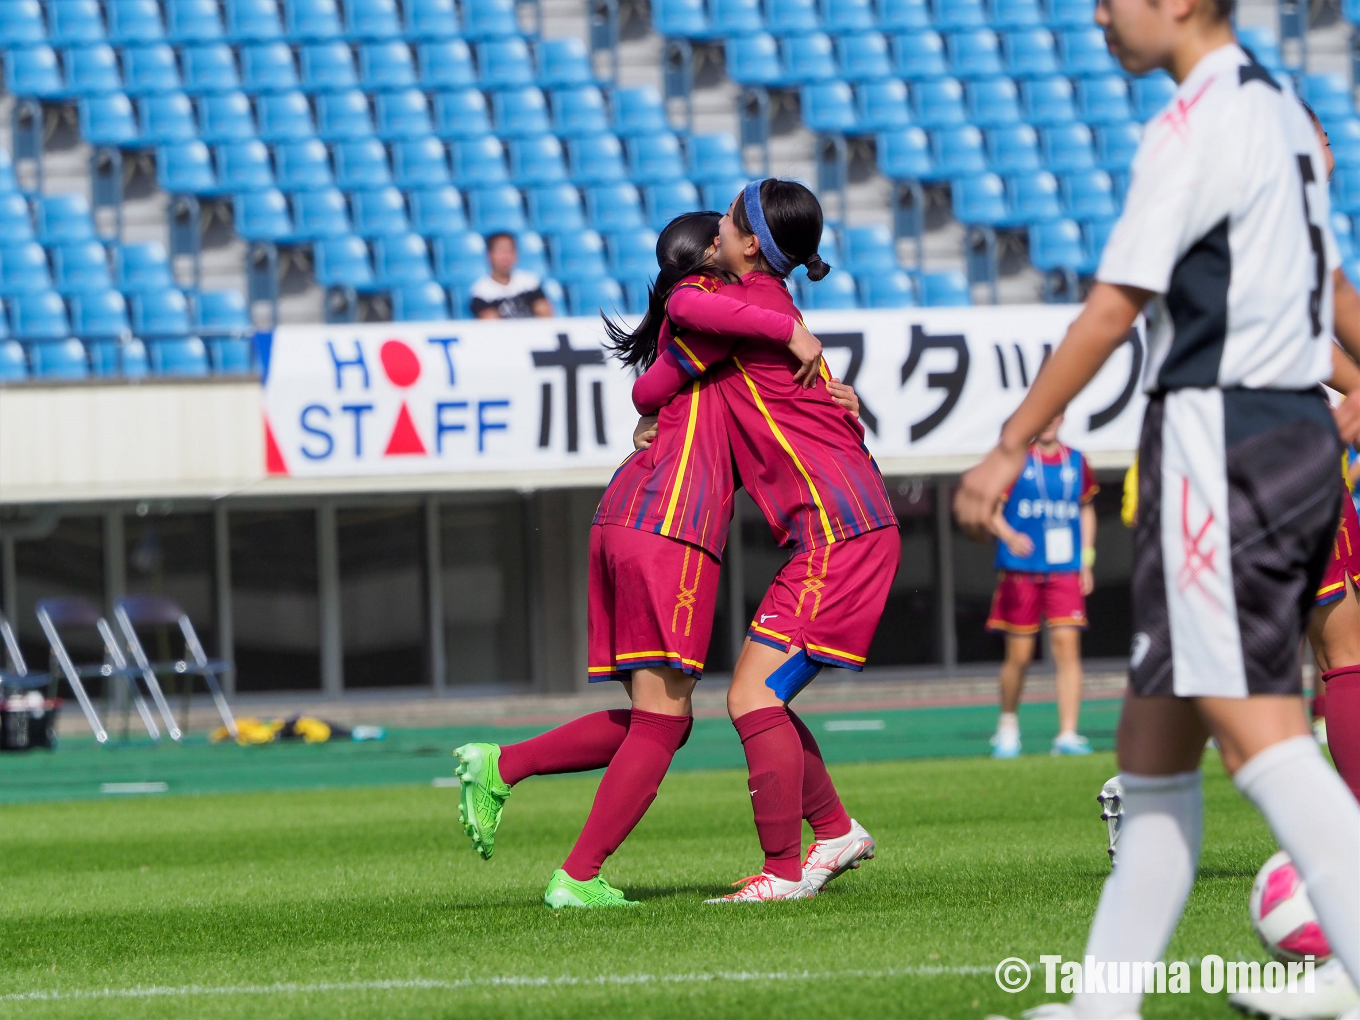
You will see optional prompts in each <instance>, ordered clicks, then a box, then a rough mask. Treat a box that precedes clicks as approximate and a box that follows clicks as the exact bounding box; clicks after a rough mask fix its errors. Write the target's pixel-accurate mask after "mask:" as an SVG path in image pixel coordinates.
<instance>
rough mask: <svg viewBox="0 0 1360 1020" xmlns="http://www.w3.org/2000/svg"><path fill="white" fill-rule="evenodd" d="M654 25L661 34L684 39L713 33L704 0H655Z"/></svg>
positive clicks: (701, 37)
mask: <svg viewBox="0 0 1360 1020" xmlns="http://www.w3.org/2000/svg"><path fill="white" fill-rule="evenodd" d="M652 27H653V28H654V29H655V30H656V32H657V33H658V34H659V35H663V36H676V37H679V38H682V39H707V38H708V37H709V36H710V35H712V28H711V27H710V25H709V22H708V12H707V11H706V9H705V7H704V0H653V3H652Z"/></svg>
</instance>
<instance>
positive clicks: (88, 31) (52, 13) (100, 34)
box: [46, 0, 104, 47]
mask: <svg viewBox="0 0 1360 1020" xmlns="http://www.w3.org/2000/svg"><path fill="white" fill-rule="evenodd" d="M46 6H47V38H48V41H49V42H50V43H51V44H52V45H53V46H58V47H66V46H87V45H91V44H93V43H102V42H104V18H103V13H102V10H101V8H100V5H99V0H47V5H46Z"/></svg>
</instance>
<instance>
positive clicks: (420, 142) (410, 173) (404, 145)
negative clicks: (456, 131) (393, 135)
mask: <svg viewBox="0 0 1360 1020" xmlns="http://www.w3.org/2000/svg"><path fill="white" fill-rule="evenodd" d="M391 151H392V178H393V180H394V181H395V182H396V185H397V187H399V188H401V189H402V190H403V191H405V190H408V189H410V188H430V187H437V186H439V185H444V184H448V183H449V160H448V152H447V151H446V150H445V149H444V143H443V142H441V141H440V140H439V139H438V138H436V137H435V136H434V135H425V136H424V137H422V138H407V139H404V140H402V141H399V142H393V143H392V150H391Z"/></svg>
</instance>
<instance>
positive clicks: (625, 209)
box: [586, 184, 646, 234]
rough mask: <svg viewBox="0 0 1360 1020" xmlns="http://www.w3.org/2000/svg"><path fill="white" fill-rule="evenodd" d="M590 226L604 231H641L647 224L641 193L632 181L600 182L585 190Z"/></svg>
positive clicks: (602, 232) (603, 232) (604, 232)
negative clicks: (626, 182) (619, 182)
mask: <svg viewBox="0 0 1360 1020" xmlns="http://www.w3.org/2000/svg"><path fill="white" fill-rule="evenodd" d="M586 212H587V214H588V215H589V217H590V225H591V227H593V228H594V229H595V230H598V231H599V232H600V233H601V234H613V233H617V232H618V231H624V230H641V229H643V227H644V226H645V224H646V216H645V215H644V214H643V211H642V196H641V195H639V194H638V190H637V188H635V187H634V186H633V185H631V184H601V185H597V186H595V187H593V188H587V189H586Z"/></svg>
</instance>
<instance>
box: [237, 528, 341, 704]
mask: <svg viewBox="0 0 1360 1020" xmlns="http://www.w3.org/2000/svg"><path fill="white" fill-rule="evenodd" d="M227 523H228V529H229V531H230V535H231V598H232V619H233V623H234V630H235V639H236V689H237V690H238V691H272V690H317V689H319V688H320V687H321V626H320V607H319V605H318V601H317V562H316V514H315V513H314V512H313V511H311V510H250V511H239V512H235V513H232V514H231V515H230V516H229V517H228V518H227Z"/></svg>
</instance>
